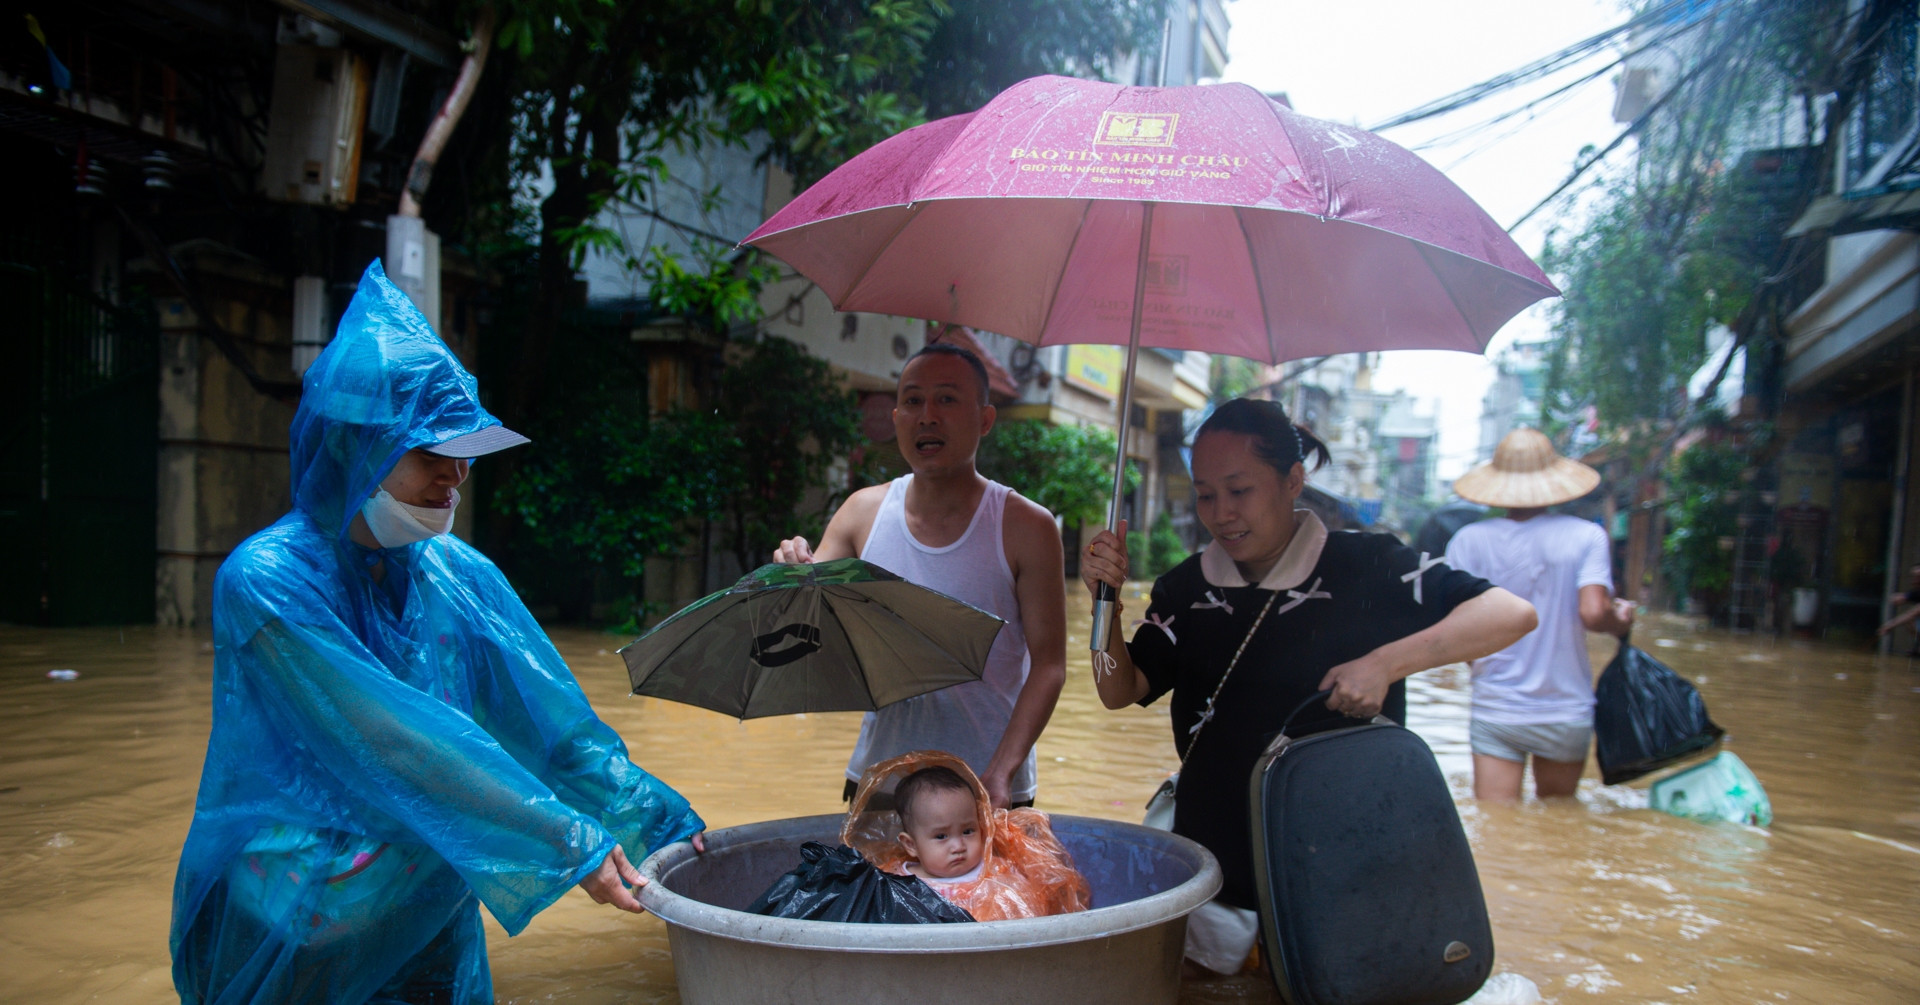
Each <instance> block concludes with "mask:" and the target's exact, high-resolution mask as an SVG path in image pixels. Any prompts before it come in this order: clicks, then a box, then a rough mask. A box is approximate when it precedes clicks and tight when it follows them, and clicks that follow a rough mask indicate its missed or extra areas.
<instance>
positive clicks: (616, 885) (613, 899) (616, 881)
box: [580, 845, 647, 914]
mask: <svg viewBox="0 0 1920 1005" xmlns="http://www.w3.org/2000/svg"><path fill="white" fill-rule="evenodd" d="M646 885H647V879H646V877H645V876H642V875H640V870H638V869H635V868H634V867H633V863H631V862H629V861H627V853H626V850H625V849H623V848H621V847H620V846H619V845H614V846H613V850H612V851H610V852H608V853H607V857H606V858H603V859H601V860H600V867H599V868H597V869H595V870H593V872H591V873H589V874H587V878H586V879H583V880H581V881H580V889H582V890H585V891H587V896H589V897H592V898H593V902H594V903H596V904H612V905H613V906H615V907H617V908H619V909H621V910H622V911H631V912H633V913H634V914H645V913H646V911H647V909H646V908H644V907H641V906H640V901H639V900H638V899H637V898H636V897H634V895H633V892H634V890H638V889H639V888H641V887H643V886H646ZM629 886H631V887H632V888H633V889H632V890H629V889H628V887H629Z"/></svg>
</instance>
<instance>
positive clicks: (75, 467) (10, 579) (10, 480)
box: [0, 261, 160, 625]
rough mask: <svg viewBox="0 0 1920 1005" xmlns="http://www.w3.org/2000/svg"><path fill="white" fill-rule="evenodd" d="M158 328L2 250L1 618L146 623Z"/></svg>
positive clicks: (149, 614) (141, 314)
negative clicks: (10, 259)
mask: <svg viewBox="0 0 1920 1005" xmlns="http://www.w3.org/2000/svg"><path fill="white" fill-rule="evenodd" d="M159 358H160V333H159V326H158V324H157V322H156V319H155V316H154V313H153V311H152V310H150V309H148V310H140V309H137V308H127V307H120V306H115V305H113V304H110V303H107V302H106V301H103V300H101V299H99V298H97V297H94V296H92V295H91V294H89V293H87V292H85V291H84V290H81V289H79V288H77V287H76V285H75V284H73V283H71V282H70V281H68V280H66V279H65V278H64V277H62V276H60V275H58V274H55V273H53V272H50V271H48V270H46V269H44V268H39V267H36V266H33V265H30V264H26V263H21V262H5V261H0V621H6V622H12V623H15V624H39V625H88V624H126V623H132V622H148V621H152V620H153V607H154V600H153V597H154V592H153V591H154V533H155V530H154V524H155V515H156V503H155V495H156V488H155V485H156V479H157V475H158V472H157V470H156V465H157V463H158V455H159V443H158V436H159V410H160V404H159V387H160V384H159Z"/></svg>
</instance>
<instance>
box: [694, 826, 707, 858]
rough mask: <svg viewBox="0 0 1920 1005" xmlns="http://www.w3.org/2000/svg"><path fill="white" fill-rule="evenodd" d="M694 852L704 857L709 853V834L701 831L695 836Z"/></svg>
mask: <svg viewBox="0 0 1920 1005" xmlns="http://www.w3.org/2000/svg"><path fill="white" fill-rule="evenodd" d="M692 840H693V850H694V851H696V852H699V853H700V854H702V855H705V854H706V853H707V832H706V831H701V832H700V833H698V834H695V835H694V836H693V839H692Z"/></svg>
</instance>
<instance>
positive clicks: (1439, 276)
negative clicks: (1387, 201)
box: [1405, 238, 1504, 352]
mask: <svg viewBox="0 0 1920 1005" xmlns="http://www.w3.org/2000/svg"><path fill="white" fill-rule="evenodd" d="M1405 240H1406V241H1407V242H1408V243H1410V244H1412V245H1413V251H1414V254H1416V255H1419V256H1420V260H1421V261H1423V262H1425V263H1427V271H1428V272H1431V273H1433V281H1434V282H1435V283H1437V284H1438V285H1439V287H1440V289H1441V290H1443V291H1444V292H1445V293H1446V294H1447V303H1450V304H1452V305H1453V312H1454V313H1455V314H1457V315H1459V316H1460V323H1461V324H1462V325H1465V326H1466V329H1467V337H1468V338H1470V339H1472V340H1473V341H1475V342H1480V341H1481V340H1480V333H1479V332H1477V331H1474V330H1473V319H1472V318H1470V317H1468V316H1467V310H1466V308H1464V307H1462V306H1460V298H1459V297H1456V296H1454V295H1453V286H1452V284H1450V283H1448V282H1447V281H1446V279H1444V278H1443V276H1444V275H1445V274H1444V273H1442V272H1441V271H1440V270H1439V269H1436V268H1434V266H1433V258H1432V256H1431V255H1429V254H1428V253H1427V249H1428V248H1429V247H1430V245H1427V244H1425V243H1424V242H1421V241H1415V240H1413V239H1412V238H1405ZM1440 250H1442V251H1443V253H1444V249H1440ZM1496 267H1497V266H1496ZM1502 271H1504V270H1502ZM1493 336H1494V333H1493V332H1488V333H1487V338H1486V341H1487V342H1491V341H1493ZM1480 350H1481V351H1482V352H1485V351H1486V343H1485V342H1481V346H1480Z"/></svg>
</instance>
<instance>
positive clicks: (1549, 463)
mask: <svg viewBox="0 0 1920 1005" xmlns="http://www.w3.org/2000/svg"><path fill="white" fill-rule="evenodd" d="M1598 484H1600V472H1598V471H1595V470H1593V469H1592V468H1590V467H1587V466H1586V465H1585V464H1582V463H1580V462H1579V461H1570V460H1568V459H1566V458H1565V457H1562V456H1560V455H1559V454H1557V453H1555V452H1554V450H1553V441H1552V440H1549V439H1547V436H1546V434H1545V433H1542V432H1540V431H1539V430H1537V429H1524V428H1523V429H1516V430H1514V431H1513V432H1511V433H1508V434H1507V435H1506V437H1505V438H1503V439H1502V440H1501V441H1500V445H1499V446H1498V447H1495V448H1494V450H1493V460H1491V461H1489V462H1487V463H1486V464H1482V465H1480V466H1479V467H1477V468H1474V469H1473V470H1472V471H1469V472H1467V473H1466V474H1464V475H1461V476H1460V477H1459V479H1458V480H1456V481H1455V482H1454V483H1453V490H1454V491H1455V492H1457V493H1459V495H1460V498H1462V499H1466V500H1469V501H1471V502H1477V503H1482V504H1484V505H1487V506H1504V507H1507V508H1508V509H1531V508H1533V507H1536V506H1552V505H1553V504H1555V503H1563V502H1567V501H1568V500H1572V499H1578V498H1580V497H1581V496H1583V495H1586V494H1587V493H1589V492H1592V491H1593V487H1594V486H1595V485H1598Z"/></svg>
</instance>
